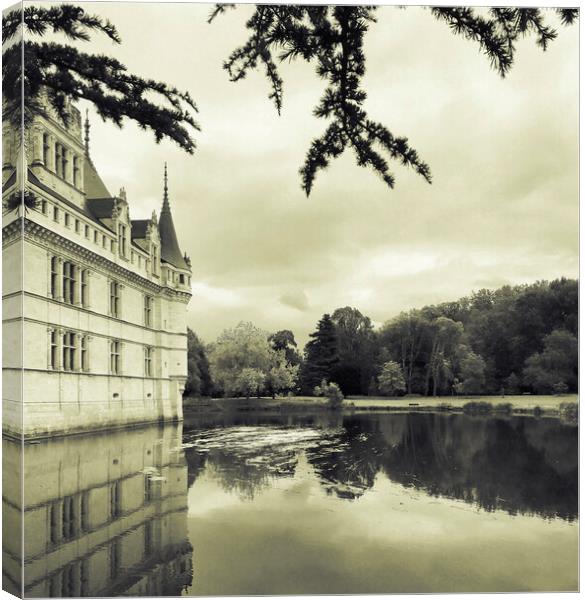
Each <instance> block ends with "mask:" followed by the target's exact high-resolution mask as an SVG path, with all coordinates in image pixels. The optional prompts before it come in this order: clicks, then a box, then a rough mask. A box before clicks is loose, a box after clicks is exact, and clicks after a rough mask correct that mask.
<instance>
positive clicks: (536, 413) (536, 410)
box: [532, 406, 544, 417]
mask: <svg viewBox="0 0 585 600" xmlns="http://www.w3.org/2000/svg"><path fill="white" fill-rule="evenodd" d="M543 412H544V411H543V410H542V408H540V406H535V407H534V408H533V409H532V413H533V414H534V416H535V417H540V416H541V415H542V413H543Z"/></svg>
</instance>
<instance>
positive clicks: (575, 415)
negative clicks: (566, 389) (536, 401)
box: [559, 402, 579, 423]
mask: <svg viewBox="0 0 585 600" xmlns="http://www.w3.org/2000/svg"><path fill="white" fill-rule="evenodd" d="M559 412H560V413H561V417H562V418H563V419H567V420H568V421H572V422H575V423H576V422H577V420H578V419H579V404H578V403H577V402H561V403H560V405H559Z"/></svg>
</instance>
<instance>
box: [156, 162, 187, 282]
mask: <svg viewBox="0 0 585 600" xmlns="http://www.w3.org/2000/svg"><path fill="white" fill-rule="evenodd" d="M158 230H159V233H160V242H161V259H162V260H163V261H164V262H167V263H169V264H170V265H172V266H173V267H176V268H177V269H184V270H186V271H189V270H190V268H189V265H188V264H187V263H186V262H185V259H184V257H183V254H182V252H181V249H180V248H179V242H178V240H177V233H176V232H175V225H174V223H173V216H172V214H171V206H170V204H169V189H168V176H167V164H166V163H165V175H164V194H163V205H162V210H161V212H160V219H159V222H158Z"/></svg>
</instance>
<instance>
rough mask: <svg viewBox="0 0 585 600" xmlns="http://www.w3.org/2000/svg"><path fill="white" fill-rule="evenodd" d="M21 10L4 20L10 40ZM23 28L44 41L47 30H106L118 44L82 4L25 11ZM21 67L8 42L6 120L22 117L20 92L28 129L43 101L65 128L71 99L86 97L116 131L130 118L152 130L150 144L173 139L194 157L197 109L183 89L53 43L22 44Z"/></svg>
mask: <svg viewBox="0 0 585 600" xmlns="http://www.w3.org/2000/svg"><path fill="white" fill-rule="evenodd" d="M21 15H23V13H22V12H21V11H20V10H14V11H11V12H10V13H8V14H7V15H5V17H4V18H3V21H2V26H3V32H2V33H3V37H4V38H5V39H10V38H11V37H13V36H14V35H15V34H16V33H17V32H18V27H19V21H20V18H21ZM22 18H23V19H24V27H25V28H26V29H27V31H29V32H31V33H33V34H36V35H39V36H42V35H44V34H45V33H46V32H47V31H53V32H55V33H62V34H64V35H65V36H66V37H69V38H70V39H76V40H82V41H87V40H89V39H90V38H89V33H88V31H91V30H95V31H100V32H102V33H105V34H106V35H107V36H108V37H110V39H112V40H114V41H116V42H119V41H120V40H119V37H118V34H117V32H116V29H115V28H114V26H113V25H111V23H109V22H108V21H105V22H104V21H102V20H101V19H100V18H99V17H94V16H90V15H87V14H86V13H85V11H84V10H83V9H81V8H79V7H75V6H71V5H61V6H57V7H52V8H49V9H45V8H39V7H27V8H25V10H24V15H23V16H22ZM23 46H24V62H25V64H26V69H24V70H23V69H22V68H21V46H20V45H12V46H11V47H8V48H7V49H5V50H4V52H3V65H2V86H3V98H4V107H3V116H4V118H8V119H10V120H11V121H12V122H13V123H15V124H16V125H19V124H20V120H21V116H22V115H21V111H22V108H21V104H22V103H21V89H22V87H23V88H24V93H25V97H26V99H27V101H26V103H25V106H24V111H25V113H24V121H25V124H26V125H28V123H30V121H31V120H32V119H33V118H34V116H35V115H42V116H47V115H46V110H45V104H44V100H46V101H47V102H48V104H49V107H50V108H52V109H53V110H54V111H55V113H56V114H57V115H58V116H59V117H60V118H61V119H62V121H63V122H64V123H67V121H68V118H69V111H68V102H69V101H70V100H79V99H84V100H88V101H90V102H92V103H93V104H94V105H95V107H96V110H97V112H98V114H99V115H100V116H101V117H102V119H104V120H108V121H111V122H113V123H115V124H116V125H118V126H119V127H121V126H122V125H123V122H124V119H125V118H128V119H131V120H133V121H135V122H137V123H138V125H139V126H140V127H141V128H142V129H145V130H150V131H152V132H153V133H154V137H155V140H156V141H157V142H160V141H161V140H162V139H163V138H168V139H171V140H173V141H174V142H175V143H176V144H178V145H179V146H180V147H181V148H182V149H183V150H185V151H187V152H189V153H192V152H193V151H194V149H195V142H194V140H193V138H192V135H191V130H196V131H199V125H198V124H197V122H196V121H195V119H194V118H193V113H195V112H197V107H196V105H195V103H194V101H193V99H192V98H191V96H190V94H189V93H188V92H181V91H179V90H178V89H177V88H175V87H173V86H169V85H167V84H165V83H161V82H157V81H154V80H152V79H146V78H142V77H138V76H136V75H133V74H130V73H128V72H127V70H126V67H125V66H124V65H123V64H121V63H120V62H119V61H117V60H116V59H115V58H112V57H108V56H104V55H92V54H86V53H83V52H80V51H79V50H77V49H76V48H74V47H72V46H66V45H63V44H58V43H55V42H49V43H47V42H36V41H34V42H33V41H29V40H27V41H25V42H24V44H23Z"/></svg>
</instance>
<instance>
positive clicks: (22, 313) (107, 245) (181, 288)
mask: <svg viewBox="0 0 585 600" xmlns="http://www.w3.org/2000/svg"><path fill="white" fill-rule="evenodd" d="M68 113H69V119H67V123H64V122H63V121H62V120H61V119H59V118H58V117H57V116H56V115H55V114H52V113H51V111H50V109H47V113H46V115H45V116H36V117H35V118H34V119H33V121H32V123H31V124H30V126H28V127H27V128H26V130H25V133H24V140H22V139H21V138H22V135H21V133H20V131H19V130H18V128H15V127H13V126H11V124H10V123H9V122H4V123H3V145H4V148H3V165H2V174H3V177H2V182H3V224H2V225H3V227H2V243H3V329H4V331H3V430H4V432H5V433H8V434H12V435H15V436H21V435H24V437H25V438H35V437H44V436H50V435H55V434H68V433H77V432H83V431H95V430H99V429H108V428H112V427H117V426H126V425H133V424H138V423H147V422H152V421H174V420H181V419H182V392H183V389H184V386H185V381H186V378H187V335H186V308H187V304H188V302H189V299H190V297H191V265H190V261H189V259H188V258H187V256H186V255H183V254H182V253H181V251H180V249H179V244H178V240H177V235H176V232H175V227H174V224H173V218H172V215H171V208H170V199H169V194H168V188H167V173H166V165H165V168H164V187H163V194H162V196H163V197H162V209H161V211H160V214H159V215H157V214H155V213H153V214H152V216H151V218H150V219H141V220H133V219H131V218H130V205H129V199H128V197H127V195H126V191H125V190H124V189H123V188H122V189H120V191H119V192H118V194H116V195H114V194H112V193H111V192H110V191H109V189H108V188H107V187H106V184H105V183H104V181H103V180H102V178H101V177H100V175H99V173H98V171H97V169H96V167H95V165H94V163H93V161H92V159H91V158H90V155H89V123H88V122H87V120H86V123H85V135H83V133H84V132H83V129H84V127H83V126H82V119H81V115H80V112H79V111H78V109H77V108H75V107H74V106H70V107H69V108H68ZM84 138H85V139H84ZM23 190H24V195H23V194H22V191H23ZM22 197H24V203H22V201H21V199H22Z"/></svg>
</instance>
